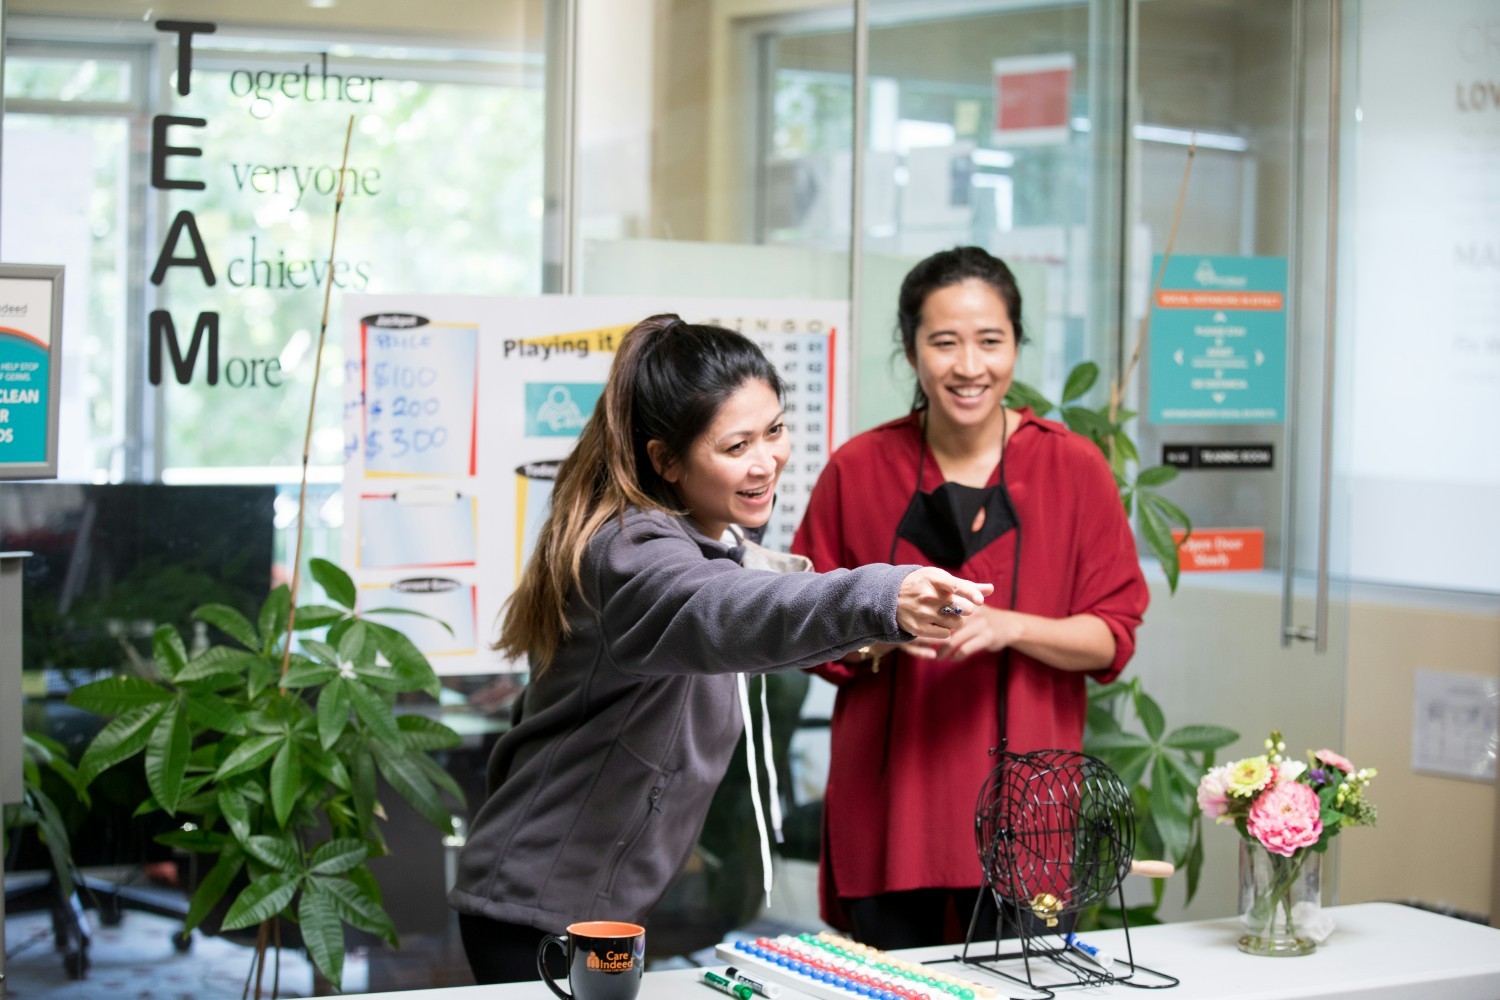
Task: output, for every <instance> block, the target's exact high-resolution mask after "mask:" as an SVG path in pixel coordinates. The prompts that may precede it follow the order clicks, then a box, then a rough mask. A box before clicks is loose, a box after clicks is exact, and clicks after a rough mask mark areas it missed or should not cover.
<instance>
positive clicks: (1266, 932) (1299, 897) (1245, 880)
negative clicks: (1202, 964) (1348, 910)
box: [1239, 840, 1323, 955]
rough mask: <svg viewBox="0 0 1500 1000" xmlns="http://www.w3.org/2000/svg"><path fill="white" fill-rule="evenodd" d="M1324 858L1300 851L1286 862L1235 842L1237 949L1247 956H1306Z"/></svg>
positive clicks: (1316, 914)
mask: <svg viewBox="0 0 1500 1000" xmlns="http://www.w3.org/2000/svg"><path fill="white" fill-rule="evenodd" d="M1322 860H1323V855H1321V854H1319V853H1317V852H1315V851H1311V850H1307V849H1303V850H1299V851H1298V852H1297V853H1296V854H1294V855H1293V856H1292V857H1290V858H1286V857H1282V856H1281V855H1280V854H1274V853H1272V852H1271V851H1268V850H1266V849H1265V848H1264V847H1262V846H1260V844H1258V843H1252V842H1251V841H1248V840H1241V841H1240V920H1241V921H1242V922H1243V923H1244V925H1245V933H1244V934H1242V935H1240V940H1239V946H1240V951H1243V952H1248V953H1249V954H1251V955H1308V954H1311V953H1312V952H1313V951H1314V950H1315V949H1316V948H1317V947H1318V943H1317V941H1316V940H1314V939H1313V937H1312V935H1311V934H1310V933H1309V931H1310V929H1311V928H1313V927H1314V926H1316V924H1317V922H1318V918H1319V916H1320V910H1321V908H1322V905H1323V904H1322V885H1321V876H1322Z"/></svg>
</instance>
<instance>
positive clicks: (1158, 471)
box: [1135, 465, 1177, 487]
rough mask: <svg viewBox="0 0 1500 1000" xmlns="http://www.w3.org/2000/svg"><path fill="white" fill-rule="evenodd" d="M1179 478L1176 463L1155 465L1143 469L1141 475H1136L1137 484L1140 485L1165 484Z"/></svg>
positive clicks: (1153, 485)
mask: <svg viewBox="0 0 1500 1000" xmlns="http://www.w3.org/2000/svg"><path fill="white" fill-rule="evenodd" d="M1176 478H1177V466H1175V465H1153V466H1152V467H1151V468H1149V469H1142V470H1141V472H1140V475H1138V476H1136V477H1135V481H1136V483H1137V485H1140V486H1152V487H1155V486H1165V485H1166V484H1167V483H1170V482H1171V481H1172V480H1174V479H1176Z"/></svg>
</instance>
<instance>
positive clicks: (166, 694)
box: [63, 676, 172, 757]
mask: <svg viewBox="0 0 1500 1000" xmlns="http://www.w3.org/2000/svg"><path fill="white" fill-rule="evenodd" d="M171 700H172V693H171V692H170V691H168V690H167V689H166V688H164V687H162V686H161V685H160V684H156V683H154V682H152V681H148V680H144V679H142V678H140V677H128V676H120V677H106V678H105V679H104V680H100V681H94V682H93V683H92V684H85V685H83V686H82V687H80V688H75V689H74V690H73V692H72V693H71V694H69V695H68V699H67V701H68V704H69V705H72V706H73V707H75V708H81V709H83V710H84V711H86V712H97V713H98V714H100V715H120V714H122V713H125V712H128V711H130V710H131V709H133V708H141V707H142V706H147V705H160V704H162V703H163V702H167V701H171ZM63 756H65V757H66V756H67V755H66V754H64V755H63Z"/></svg>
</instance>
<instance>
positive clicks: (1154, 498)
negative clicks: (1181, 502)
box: [1141, 490, 1193, 531]
mask: <svg viewBox="0 0 1500 1000" xmlns="http://www.w3.org/2000/svg"><path fill="white" fill-rule="evenodd" d="M1141 503H1143V504H1145V505H1146V506H1148V507H1150V508H1152V509H1153V510H1155V511H1156V512H1157V513H1158V514H1160V515H1161V516H1162V520H1164V521H1168V522H1171V523H1172V524H1175V525H1177V526H1178V527H1179V528H1182V529H1183V530H1185V531H1189V530H1191V529H1192V527H1193V522H1192V521H1191V520H1189V519H1188V516H1187V512H1186V511H1184V510H1183V509H1182V508H1181V507H1179V506H1177V505H1176V504H1175V503H1173V502H1172V501H1170V500H1168V499H1167V498H1166V497H1164V496H1162V495H1161V494H1160V493H1153V492H1151V491H1149V490H1142V491H1141Z"/></svg>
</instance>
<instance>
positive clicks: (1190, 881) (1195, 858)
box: [1182, 818, 1203, 903]
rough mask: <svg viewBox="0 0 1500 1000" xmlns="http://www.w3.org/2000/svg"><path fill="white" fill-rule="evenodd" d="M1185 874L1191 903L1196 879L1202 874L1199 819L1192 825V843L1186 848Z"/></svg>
mask: <svg viewBox="0 0 1500 1000" xmlns="http://www.w3.org/2000/svg"><path fill="white" fill-rule="evenodd" d="M1182 867H1183V868H1184V869H1185V870H1186V872H1187V899H1186V900H1184V902H1186V903H1191V902H1192V901H1193V897H1194V896H1196V895H1198V879H1199V877H1200V876H1201V875H1202V874H1203V823H1202V820H1201V818H1200V819H1198V820H1195V821H1194V823H1193V843H1192V846H1190V847H1189V848H1188V854H1187V863H1186V864H1184V865H1183V866H1182Z"/></svg>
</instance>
